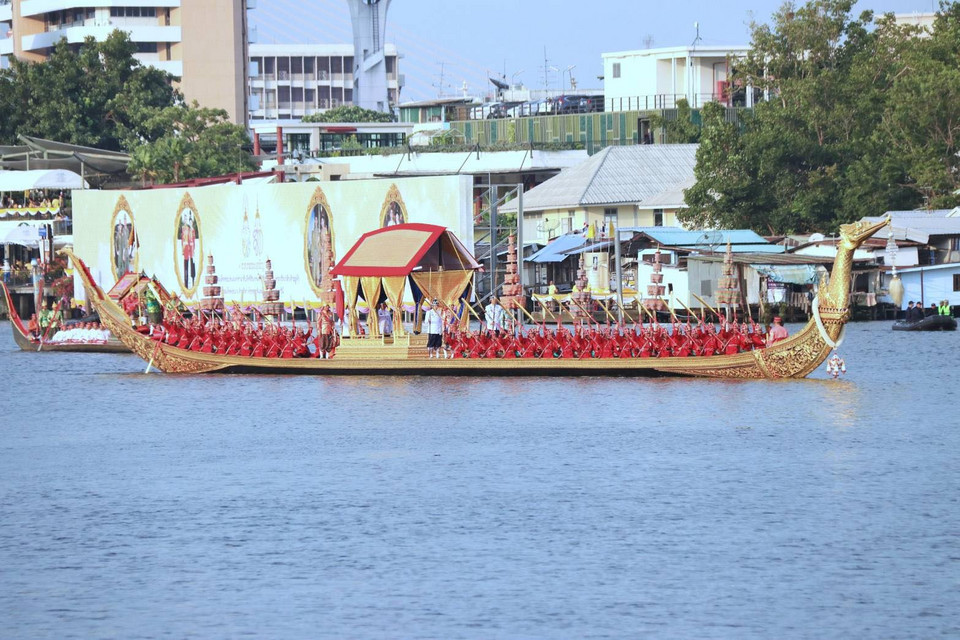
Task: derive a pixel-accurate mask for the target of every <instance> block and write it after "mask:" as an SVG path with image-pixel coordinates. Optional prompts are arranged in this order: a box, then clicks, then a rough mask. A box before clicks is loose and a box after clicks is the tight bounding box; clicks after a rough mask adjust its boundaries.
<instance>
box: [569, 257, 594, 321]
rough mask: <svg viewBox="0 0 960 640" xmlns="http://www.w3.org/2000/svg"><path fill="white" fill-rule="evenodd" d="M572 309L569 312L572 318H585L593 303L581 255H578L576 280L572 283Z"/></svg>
mask: <svg viewBox="0 0 960 640" xmlns="http://www.w3.org/2000/svg"><path fill="white" fill-rule="evenodd" d="M570 296H571V298H573V303H574V304H573V308H572V309H571V312H572V314H573V317H574V318H586V317H588V314H589V311H588V310H589V309H590V305H591V304H592V303H593V296H592V295H591V294H590V288H589V287H588V286H587V268H586V265H585V264H584V261H583V254H582V253H581V254H580V265H579V266H578V267H577V279H576V280H574V283H573V293H571V294H570Z"/></svg>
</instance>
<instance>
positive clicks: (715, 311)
mask: <svg viewBox="0 0 960 640" xmlns="http://www.w3.org/2000/svg"><path fill="white" fill-rule="evenodd" d="M690 295H692V296H693V297H694V298H696V299H697V300H699V301H700V304H702V305H703V306H705V307H706V308H707V309H710V311H711V312H713V315H715V316H717V318H719V319H720V320H721V321H723V320H724V317H723V316H722V315H720V313H719V312H718V311H717V310H716V309H714V308H713V307H711V306H710V305H709V304H708V303H707V301H706V300H704V299H703V298H701V297H700V296H698V295H697V294H695V293H693V292H691V293H690Z"/></svg>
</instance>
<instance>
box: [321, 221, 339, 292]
mask: <svg viewBox="0 0 960 640" xmlns="http://www.w3.org/2000/svg"><path fill="white" fill-rule="evenodd" d="M320 255H321V256H323V258H322V264H323V273H322V274H321V276H320V302H322V303H324V304H328V305H330V306H333V305H334V304H335V303H336V299H337V292H336V289H334V286H333V276H331V275H330V271H331V270H332V269H333V266H334V259H333V242H331V240H330V229H329V227H327V226H326V225H324V227H323V231H321V232H320Z"/></svg>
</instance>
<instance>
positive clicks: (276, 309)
mask: <svg viewBox="0 0 960 640" xmlns="http://www.w3.org/2000/svg"><path fill="white" fill-rule="evenodd" d="M282 312H283V303H282V302H280V289H278V288H277V279H276V278H274V277H273V265H272V264H271V263H270V261H269V260H267V264H266V268H265V269H264V273H263V304H262V305H261V307H260V313H262V314H263V315H265V316H278V315H280V314H281V313H282Z"/></svg>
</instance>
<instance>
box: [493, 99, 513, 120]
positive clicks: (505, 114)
mask: <svg viewBox="0 0 960 640" xmlns="http://www.w3.org/2000/svg"><path fill="white" fill-rule="evenodd" d="M517 104H519V103H517V102H498V103H497V104H494V105H492V106H491V107H490V113H489V114H487V117H488V118H509V117H510V110H511V109H512V108H513V107H515V106H517Z"/></svg>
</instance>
